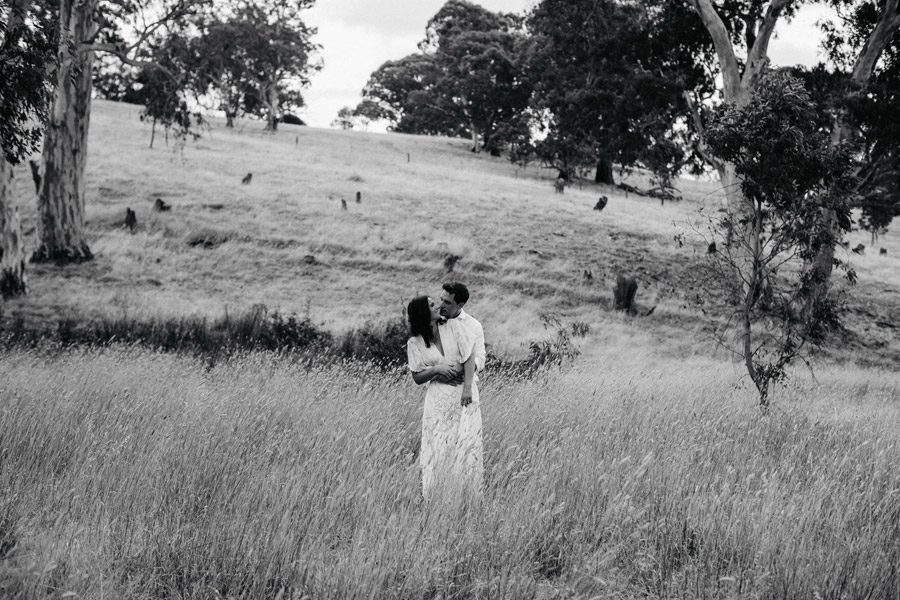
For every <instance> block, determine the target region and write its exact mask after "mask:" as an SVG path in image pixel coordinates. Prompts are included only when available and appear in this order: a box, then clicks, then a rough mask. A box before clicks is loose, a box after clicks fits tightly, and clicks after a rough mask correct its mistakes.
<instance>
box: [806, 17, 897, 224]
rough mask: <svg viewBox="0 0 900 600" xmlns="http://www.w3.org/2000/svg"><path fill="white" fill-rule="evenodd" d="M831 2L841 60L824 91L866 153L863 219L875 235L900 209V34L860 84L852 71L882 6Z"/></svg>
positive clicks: (830, 40) (832, 38)
mask: <svg viewBox="0 0 900 600" xmlns="http://www.w3.org/2000/svg"><path fill="white" fill-rule="evenodd" d="M831 4H832V7H833V8H835V9H836V10H837V12H838V19H839V22H840V27H838V26H837V25H836V24H835V23H834V22H826V23H825V24H824V25H823V29H824V31H825V42H824V44H823V46H824V48H825V50H826V52H827V54H828V57H829V59H830V60H831V62H832V63H833V64H834V65H836V68H835V70H834V75H833V76H832V78H833V79H837V82H836V83H834V84H833V85H832V86H830V88H829V89H827V90H826V91H825V93H823V94H822V95H823V97H824V98H826V99H827V106H825V108H826V110H827V111H828V114H830V115H832V116H833V117H834V118H838V117H839V116H840V113H841V112H842V111H843V113H844V114H845V115H846V120H847V122H848V124H849V125H851V127H852V135H851V136H850V139H849V140H848V141H849V142H850V143H852V144H853V146H854V149H855V150H856V152H858V154H859V155H860V156H861V157H863V160H862V162H861V168H860V172H859V179H858V182H859V190H858V191H859V206H860V208H861V209H862V219H861V221H860V225H861V226H862V227H863V228H864V229H866V230H868V231H870V232H872V234H873V236H875V235H878V234H879V233H883V232H885V231H886V230H887V227H888V225H889V224H890V223H891V221H892V220H893V218H894V217H896V216H898V215H900V119H898V118H897V115H898V114H900V36H897V35H896V34H895V35H893V36H892V37H891V39H890V41H889V42H888V43H887V44H886V46H885V48H884V51H883V53H882V55H881V57H880V60H879V61H878V63H877V64H876V66H875V70H874V72H873V74H872V77H871V79H870V80H869V81H868V83H867V85H865V86H864V87H863V86H860V85H856V84H854V82H853V81H852V80H851V78H850V73H851V72H852V70H853V67H854V62H855V60H856V57H857V56H859V54H860V52H861V51H862V49H863V47H864V46H865V45H866V44H867V43H868V37H869V35H870V32H872V31H873V29H874V28H875V27H876V24H877V23H878V21H879V18H880V16H881V15H880V6H879V4H877V3H875V2H872V1H863V2H860V1H858V0H856V1H849V0H833V1H832V2H831ZM818 70H819V71H822V70H824V67H819V68H818Z"/></svg>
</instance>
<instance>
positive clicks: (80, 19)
mask: <svg viewBox="0 0 900 600" xmlns="http://www.w3.org/2000/svg"><path fill="white" fill-rule="evenodd" d="M95 3H96V0H86V1H84V0H61V2H60V7H59V8H60V13H59V14H60V44H59V46H60V50H59V68H58V71H57V86H56V94H55V98H54V103H53V112H52V113H51V115H50V121H49V123H48V124H47V130H46V133H45V134H44V150H43V161H44V169H43V171H44V178H43V182H42V184H41V190H40V193H39V194H38V231H39V245H38V248H37V250H36V251H35V253H34V255H33V257H32V260H34V261H63V262H66V261H79V260H87V259H90V258H92V257H93V255H92V254H91V251H90V249H89V248H88V245H87V240H86V238H85V234H84V184H85V181H84V178H85V164H86V160H87V138H88V125H89V122H90V116H91V64H92V62H93V52H92V51H90V50H82V49H80V48H79V46H80V44H82V43H84V42H86V41H88V40H90V39H91V38H92V37H93V35H94V33H95V32H96V29H97V24H96V23H95V22H94V18H93V13H94V9H95ZM73 49H74V54H73Z"/></svg>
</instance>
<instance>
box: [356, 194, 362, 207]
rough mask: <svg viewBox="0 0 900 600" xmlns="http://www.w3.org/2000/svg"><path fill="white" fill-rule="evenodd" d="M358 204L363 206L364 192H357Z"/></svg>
mask: <svg viewBox="0 0 900 600" xmlns="http://www.w3.org/2000/svg"><path fill="white" fill-rule="evenodd" d="M356 203H357V204H362V192H356Z"/></svg>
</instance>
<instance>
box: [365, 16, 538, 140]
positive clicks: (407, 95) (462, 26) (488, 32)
mask: <svg viewBox="0 0 900 600" xmlns="http://www.w3.org/2000/svg"><path fill="white" fill-rule="evenodd" d="M524 40H525V36H524V33H523V32H522V29H521V19H519V18H517V17H515V16H513V15H509V14H504V13H493V12H490V11H488V10H485V9H484V8H482V7H480V6H478V5H476V4H472V3H470V2H466V1H464V0H449V1H448V2H447V3H446V4H445V5H444V6H443V7H442V8H441V9H440V10H439V11H438V12H437V14H435V15H434V17H432V18H431V19H430V20H429V22H428V25H427V26H426V34H425V39H424V40H423V41H422V42H421V43H420V44H419V48H420V52H418V53H416V54H411V55H409V56H406V57H403V58H401V59H399V60H396V61H388V62H386V63H384V64H383V65H381V66H380V67H379V68H378V69H377V70H376V71H375V72H374V73H372V75H371V76H370V78H369V81H368V83H367V84H366V86H365V88H364V89H363V99H364V100H363V104H361V105H360V106H359V107H357V113H359V114H365V116H368V117H370V118H384V119H387V120H388V121H390V123H391V128H392V129H393V130H395V131H399V132H405V133H422V134H436V135H449V136H457V137H472V138H473V142H474V146H475V148H473V149H476V150H477V149H480V148H482V147H483V148H487V149H490V150H496V149H498V148H499V147H500V146H501V145H502V144H504V143H505V142H507V141H509V140H511V139H514V138H516V137H517V136H521V135H526V134H527V123H526V121H525V120H524V119H523V118H522V114H523V112H524V111H525V109H526V108H527V105H528V100H529V97H530V88H529V85H528V82H527V81H526V80H525V78H524V73H523V65H522V64H521V60H520V47H521V45H522V43H523V42H524ZM479 138H481V142H480V143H479V142H478V139H479Z"/></svg>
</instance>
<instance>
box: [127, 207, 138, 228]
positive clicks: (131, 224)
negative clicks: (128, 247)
mask: <svg viewBox="0 0 900 600" xmlns="http://www.w3.org/2000/svg"><path fill="white" fill-rule="evenodd" d="M125 227H127V228H128V229H129V230H130V231H131V233H134V228H135V227H137V215H136V214H135V212H134V211H133V210H131V209H130V208H126V209H125Z"/></svg>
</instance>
